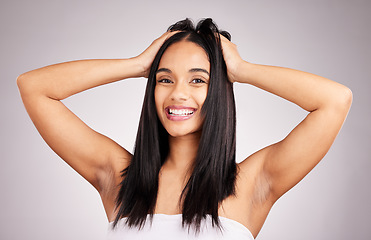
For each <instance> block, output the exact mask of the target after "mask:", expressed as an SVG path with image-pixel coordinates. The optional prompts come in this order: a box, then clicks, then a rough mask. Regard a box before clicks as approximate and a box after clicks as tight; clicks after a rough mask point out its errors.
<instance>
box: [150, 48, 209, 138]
mask: <svg viewBox="0 0 371 240" xmlns="http://www.w3.org/2000/svg"><path fill="white" fill-rule="evenodd" d="M209 75H210V63H209V60H208V56H207V54H206V52H205V51H204V50H203V49H202V48H201V47H200V46H199V45H197V44H195V43H193V42H187V41H181V42H177V43H174V44H173V45H171V46H169V47H168V48H167V49H166V51H165V52H164V54H163V56H162V58H161V60H160V64H159V67H158V70H157V72H156V87H155V102H156V110H157V114H158V117H159V119H160V121H161V123H162V125H163V126H164V128H165V129H166V130H167V132H168V133H169V134H170V135H171V136H173V137H179V136H185V135H189V134H192V133H196V132H198V131H200V130H201V128H202V123H203V118H202V116H201V108H202V105H203V103H204V101H205V99H206V95H207V91H208V86H209V79H210V76H209Z"/></svg>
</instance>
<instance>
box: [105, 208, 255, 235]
mask: <svg viewBox="0 0 371 240" xmlns="http://www.w3.org/2000/svg"><path fill="white" fill-rule="evenodd" d="M148 216H149V215H148ZM219 219H220V222H221V226H222V231H220V230H219V229H218V228H217V227H213V226H212V221H211V216H208V217H207V218H206V221H202V222H201V231H200V233H199V234H198V235H196V234H195V231H194V229H192V228H191V230H190V231H189V232H188V227H187V226H185V227H182V215H181V214H177V215H166V214H154V215H153V221H152V225H151V222H150V219H149V217H147V221H146V223H145V225H144V227H143V229H141V230H138V228H137V227H133V228H129V227H128V226H127V225H126V224H125V220H126V218H123V219H121V220H120V221H119V222H118V224H117V226H116V228H115V229H112V226H113V223H112V222H111V223H109V226H108V233H107V239H108V240H119V239H120V240H121V239H122V240H125V239H129V240H147V239H148V240H149V239H151V240H152V239H154V240H157V239H159V240H160V239H161V240H193V239H194V240H196V239H197V240H217V239H220V240H222V239H223V240H254V237H253V235H252V234H251V232H250V231H249V229H247V228H246V227H245V226H244V225H242V224H241V223H238V222H236V221H234V220H231V219H228V218H225V217H219Z"/></svg>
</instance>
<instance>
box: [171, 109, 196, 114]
mask: <svg viewBox="0 0 371 240" xmlns="http://www.w3.org/2000/svg"><path fill="white" fill-rule="evenodd" d="M169 113H170V114H171V115H178V116H187V115H190V114H193V111H192V110H188V109H169Z"/></svg>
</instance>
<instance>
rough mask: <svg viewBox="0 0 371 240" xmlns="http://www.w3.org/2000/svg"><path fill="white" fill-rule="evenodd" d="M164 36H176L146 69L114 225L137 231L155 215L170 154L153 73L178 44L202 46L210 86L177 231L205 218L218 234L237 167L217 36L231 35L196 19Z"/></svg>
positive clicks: (228, 87) (229, 90) (229, 92)
mask: <svg viewBox="0 0 371 240" xmlns="http://www.w3.org/2000/svg"><path fill="white" fill-rule="evenodd" d="M168 31H180V32H178V33H176V34H174V35H173V36H171V37H170V38H169V39H167V40H166V41H165V42H164V44H163V45H162V46H161V48H160V49H159V51H158V53H157V55H156V56H155V59H154V61H153V63H152V66H151V68H150V73H149V77H148V82H147V87H146V92H145V97H144V101H143V107H142V112H141V117H140V122H139V127H138V133H137V137H136V141H135V147H134V154H133V157H132V159H131V163H130V165H129V166H128V167H127V168H125V169H124V170H123V171H122V178H123V180H122V182H121V184H120V190H119V193H118V196H117V199H116V210H118V211H117V215H116V218H115V221H114V224H113V228H115V227H116V225H117V223H118V221H119V220H120V219H121V218H123V217H126V224H127V225H128V226H129V227H138V228H139V229H141V228H142V227H143V226H144V224H145V222H146V219H147V216H149V218H150V221H152V219H153V214H154V211H155V206H156V200H157V193H158V184H159V182H158V176H159V172H160V169H161V167H162V165H163V164H164V163H165V161H166V158H167V156H168V153H169V141H168V137H169V135H168V133H167V131H166V130H165V128H164V127H163V126H162V124H161V122H160V120H159V118H158V115H157V111H156V107H155V97H154V90H155V86H156V71H157V69H158V66H159V63H160V60H161V57H162V55H163V54H164V52H165V51H166V49H167V48H168V47H169V46H170V45H172V44H174V43H176V42H180V41H189V42H193V43H195V44H197V45H199V46H201V47H202V48H203V49H204V50H205V52H206V53H207V55H208V58H209V61H210V81H209V88H208V93H207V97H206V99H205V102H204V104H203V107H202V109H201V114H202V116H203V117H204V123H203V126H202V133H201V139H200V143H199V147H198V151H197V156H196V159H195V161H194V164H193V171H192V173H191V176H190V178H189V179H188V181H187V183H186V185H185V187H184V189H183V191H182V194H181V196H180V201H179V204H182V205H181V209H182V226H183V227H185V226H188V230H189V229H190V227H191V226H193V227H195V230H196V231H197V232H198V231H199V230H200V227H201V222H202V220H204V219H205V218H206V217H207V216H208V215H210V216H211V218H212V226H213V227H215V226H216V227H218V228H219V229H221V224H220V221H219V217H218V209H219V205H220V203H221V202H222V201H223V200H224V199H225V198H227V197H228V196H230V195H234V194H235V180H236V172H237V165H236V161H235V155H236V109H235V100H234V94H233V85H232V83H231V82H230V81H229V80H228V76H227V68H226V65H225V61H224V58H223V53H222V48H221V41H220V36H219V34H222V35H223V36H225V37H226V38H227V39H228V40H230V39H231V37H230V34H229V33H227V32H225V31H219V30H218V27H217V26H216V24H215V23H214V22H213V21H212V19H210V18H207V19H204V20H201V21H200V22H199V23H198V24H197V26H196V27H195V26H194V24H193V23H192V21H191V20H189V19H185V20H182V21H179V22H177V23H175V24H173V25H171V26H170V27H169V29H168Z"/></svg>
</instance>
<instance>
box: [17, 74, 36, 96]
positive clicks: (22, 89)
mask: <svg viewBox="0 0 371 240" xmlns="http://www.w3.org/2000/svg"><path fill="white" fill-rule="evenodd" d="M30 75H31V74H30V73H29V72H26V73H22V74H21V75H19V76H18V77H17V87H18V90H19V93H20V94H21V96H22V97H24V96H26V95H30V94H31V93H32V94H34V93H37V92H39V91H38V90H39V88H38V84H37V82H36V81H35V79H34V78H33V77H31V76H30Z"/></svg>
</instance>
